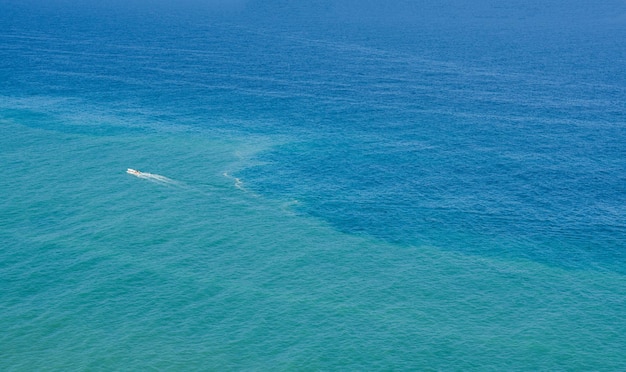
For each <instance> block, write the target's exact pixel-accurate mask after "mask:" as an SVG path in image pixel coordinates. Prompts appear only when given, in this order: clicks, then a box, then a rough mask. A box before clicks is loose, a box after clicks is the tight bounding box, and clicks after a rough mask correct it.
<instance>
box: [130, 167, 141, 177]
mask: <svg viewBox="0 0 626 372" xmlns="http://www.w3.org/2000/svg"><path fill="white" fill-rule="evenodd" d="M126 173H128V174H132V175H133V176H141V172H140V171H138V170H136V169H132V168H128V169H127V170H126Z"/></svg>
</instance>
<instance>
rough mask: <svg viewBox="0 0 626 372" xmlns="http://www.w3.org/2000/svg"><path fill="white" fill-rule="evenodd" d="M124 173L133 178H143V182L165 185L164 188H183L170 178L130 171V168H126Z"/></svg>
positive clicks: (134, 170)
mask: <svg viewBox="0 0 626 372" xmlns="http://www.w3.org/2000/svg"><path fill="white" fill-rule="evenodd" d="M126 173H128V174H131V175H133V176H135V177H138V178H143V179H145V180H148V181H151V182H154V183H158V184H161V185H166V186H183V184H182V183H180V182H178V181H175V180H173V179H171V178H167V177H165V176H161V175H160V174H153V173H147V172H140V171H138V170H136V169H132V168H128V169H127V170H126Z"/></svg>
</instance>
